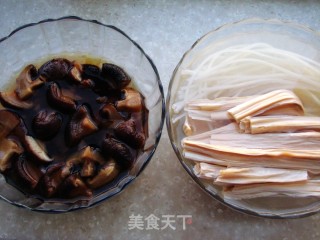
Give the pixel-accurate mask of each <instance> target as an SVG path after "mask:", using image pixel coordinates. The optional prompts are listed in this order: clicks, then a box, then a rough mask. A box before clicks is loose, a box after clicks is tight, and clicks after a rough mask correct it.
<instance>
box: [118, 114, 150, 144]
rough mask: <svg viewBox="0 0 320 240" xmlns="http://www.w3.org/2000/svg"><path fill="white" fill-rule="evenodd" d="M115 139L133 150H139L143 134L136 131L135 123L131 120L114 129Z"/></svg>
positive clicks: (143, 140)
mask: <svg viewBox="0 0 320 240" xmlns="http://www.w3.org/2000/svg"><path fill="white" fill-rule="evenodd" d="M114 132H115V134H116V137H117V138H119V139H120V140H121V141H123V142H125V143H127V144H128V145H129V146H131V147H133V148H141V147H143V145H144V142H145V136H144V134H143V133H141V132H138V131H137V129H136V122H135V121H134V120H133V119H129V120H127V121H124V122H121V123H119V124H118V125H117V126H116V128H115V129H114Z"/></svg>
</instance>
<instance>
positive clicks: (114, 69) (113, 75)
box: [101, 63, 131, 89]
mask: <svg viewBox="0 0 320 240" xmlns="http://www.w3.org/2000/svg"><path fill="white" fill-rule="evenodd" d="M101 77H102V78H104V79H105V80H107V82H112V83H113V84H114V85H115V88H117V89H121V88H124V87H126V86H127V85H128V84H129V83H130V82H131V78H130V77H129V76H128V74H127V73H126V72H125V71H124V70H123V69H122V68H121V67H119V66H117V65H114V64H111V63H104V64H103V65H102V68H101Z"/></svg>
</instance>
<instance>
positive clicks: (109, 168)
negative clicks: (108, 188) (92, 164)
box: [87, 159, 119, 188]
mask: <svg viewBox="0 0 320 240" xmlns="http://www.w3.org/2000/svg"><path fill="white" fill-rule="evenodd" d="M118 174H119V168H118V166H117V165H116V162H115V161H114V160H113V159H112V160H110V161H109V162H108V163H106V164H105V165H104V166H103V167H102V168H101V169H100V171H99V172H98V174H97V175H96V176H95V177H94V178H92V179H90V180H88V181H87V183H88V185H89V186H90V187H92V188H99V187H101V186H103V185H105V184H107V183H108V182H111V181H112V180H113V179H115V178H116V177H117V175H118Z"/></svg>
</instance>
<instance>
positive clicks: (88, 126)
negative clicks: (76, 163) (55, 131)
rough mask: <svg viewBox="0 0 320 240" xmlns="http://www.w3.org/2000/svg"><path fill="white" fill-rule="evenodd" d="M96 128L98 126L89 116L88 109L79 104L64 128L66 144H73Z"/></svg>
mask: <svg viewBox="0 0 320 240" xmlns="http://www.w3.org/2000/svg"><path fill="white" fill-rule="evenodd" d="M97 130H98V127H97V125H96V123H95V122H94V121H93V119H92V117H91V116H90V113H89V110H88V109H87V107H86V106H85V105H81V106H79V107H78V108H77V111H76V112H75V113H74V114H73V116H72V118H71V121H70V122H69V124H68V126H67V128H66V143H67V145H68V146H74V145H76V144H78V143H79V142H80V141H81V140H82V139H83V138H84V137H86V136H88V135H90V134H92V133H94V132H96V131H97Z"/></svg>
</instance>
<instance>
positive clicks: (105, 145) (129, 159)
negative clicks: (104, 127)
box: [101, 136, 134, 168]
mask: <svg viewBox="0 0 320 240" xmlns="http://www.w3.org/2000/svg"><path fill="white" fill-rule="evenodd" d="M101 150H102V153H103V155H104V157H105V158H106V159H108V158H109V157H110V156H111V157H112V158H114V159H115V160H116V161H117V163H118V164H119V165H120V166H121V167H123V168H130V167H131V166H132V164H133V161H134V156H133V155H132V153H131V151H130V149H129V147H128V146H127V145H126V144H124V143H122V142H120V141H119V140H117V139H115V138H113V137H110V136H107V137H106V138H105V139H104V140H103V141H102V144H101Z"/></svg>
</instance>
